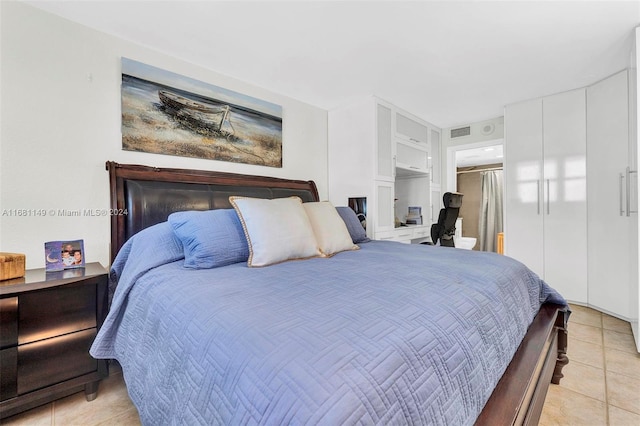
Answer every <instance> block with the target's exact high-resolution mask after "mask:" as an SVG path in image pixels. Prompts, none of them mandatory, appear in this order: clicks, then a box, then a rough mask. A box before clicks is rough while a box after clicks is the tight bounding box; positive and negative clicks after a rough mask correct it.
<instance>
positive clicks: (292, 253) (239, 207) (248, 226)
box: [229, 196, 321, 266]
mask: <svg viewBox="0 0 640 426" xmlns="http://www.w3.org/2000/svg"><path fill="white" fill-rule="evenodd" d="M229 201H230V202H231V205H233V208H235V209H236V211H237V212H238V217H240V221H241V222H242V227H243V228H244V233H245V235H246V236H247V243H248V244H249V260H248V262H247V265H248V266H267V265H271V264H274V263H279V262H284V261H285V260H290V259H306V258H309V257H316V256H320V254H321V253H320V250H319V249H318V243H317V242H316V238H315V235H314V233H313V229H312V228H311V223H310V222H309V218H308V216H307V213H306V212H305V209H304V207H302V200H301V199H300V197H289V198H276V199H273V200H266V199H262V198H247V197H236V196H231V197H229Z"/></svg>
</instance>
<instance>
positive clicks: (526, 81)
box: [26, 0, 640, 128]
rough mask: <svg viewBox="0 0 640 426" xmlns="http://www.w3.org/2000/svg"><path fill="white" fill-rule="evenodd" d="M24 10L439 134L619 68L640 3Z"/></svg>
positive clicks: (140, 4)
mask: <svg viewBox="0 0 640 426" xmlns="http://www.w3.org/2000/svg"><path fill="white" fill-rule="evenodd" d="M26 3H29V4H31V5H33V6H36V7H39V8H42V9H44V10H47V11H50V12H52V13H54V14H57V15H60V16H63V17H65V18H68V19H70V20H73V21H76V22H80V23H82V24H84V25H87V26H90V27H93V28H95V29H98V30H101V31H104V32H106V33H110V34H114V35H117V36H119V37H121V38H123V39H126V40H130V41H133V42H135V43H137V44H140V45H144V46H148V47H150V48H153V49H155V50H158V51H161V52H163V53H166V54H168V55H171V56H173V57H177V58H180V59H183V60H185V61H188V62H191V63H194V64H198V65H200V66H203V67H206V68H209V69H211V70H214V71H217V72H219V73H222V74H226V75H230V76H233V77H235V78H237V79H240V80H243V81H245V82H248V83H252V84H255V85H258V86H261V87H264V88H266V89H269V90H271V91H274V92H277V93H280V94H283V95H286V96H289V97H292V98H295V99H298V100H301V101H304V102H307V103H309V104H312V105H315V106H318V107H321V108H324V109H327V110H329V109H332V108H335V107H337V106H340V105H342V104H345V103H348V102H349V101H350V100H352V99H354V98H358V97H362V96H366V95H371V94H374V95H377V96H379V97H381V98H383V99H386V100H388V101H390V102H392V103H394V104H396V105H397V106H399V107H401V108H404V109H406V110H409V111H411V112H413V113H414V114H415V115H418V116H420V117H422V118H423V119H426V120H427V121H430V122H432V123H433V124H435V125H437V126H440V127H443V128H446V127H453V126H458V125H464V124H469V123H472V122H477V121H482V120H485V119H490V118H494V117H498V116H501V115H502V114H503V107H504V105H506V104H509V103H512V102H517V101H520V100H525V99H529V98H534V97H538V96H543V95H546V94H551V93H556V92H561V91H565V90H569V89H573V88H577V87H582V86H585V85H588V84H591V83H593V82H595V81H597V80H599V79H601V78H604V77H606V76H608V75H610V74H613V73H615V72H617V71H619V70H621V69H623V68H625V67H627V66H628V64H629V58H630V52H631V49H632V36H633V29H634V28H635V27H636V26H638V25H640V1H617V2H616V1H597V2H584V1H569V2H559V1H536V2H523V1H510V2H506V1H501V2H485V1H386V2H380V1H378V2H371V1H333V2H329V1H297V2H292V1H286V2H273V1H254V2H249V1H227V2H221V1H148V0H147V1H103V0H92V1H90V0H85V1H68V0H65V1H56V0H50V1H26ZM134 59H135V58H134ZM152 65H153V64H152Z"/></svg>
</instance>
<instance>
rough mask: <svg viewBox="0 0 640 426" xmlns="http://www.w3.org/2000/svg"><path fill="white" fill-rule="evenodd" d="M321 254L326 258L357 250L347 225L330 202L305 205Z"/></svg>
mask: <svg viewBox="0 0 640 426" xmlns="http://www.w3.org/2000/svg"><path fill="white" fill-rule="evenodd" d="M302 206H303V207H304V209H305V210H306V212H307V216H309V221H310V222H311V228H313V233H314V234H315V236H316V241H317V242H318V247H319V248H320V252H321V253H322V255H323V256H325V257H330V256H333V255H334V254H336V253H339V252H341V251H345V250H357V249H359V248H360V247H358V246H357V245H355V244H354V243H353V240H352V239H351V235H350V234H349V230H348V229H347V225H345V223H344V221H343V220H342V218H341V217H340V215H339V214H338V212H337V210H336V208H335V207H333V204H331V203H330V202H329V201H319V202H310V203H304V204H303V205H302Z"/></svg>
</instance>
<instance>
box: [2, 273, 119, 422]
mask: <svg viewBox="0 0 640 426" xmlns="http://www.w3.org/2000/svg"><path fill="white" fill-rule="evenodd" d="M107 276H108V275H107V271H106V270H105V269H104V268H103V267H102V265H100V264H99V263H88V264H87V265H86V266H85V267H84V268H78V269H66V270H64V271H56V272H45V270H44V268H43V269H33V270H28V271H26V275H25V277H23V278H16V279H13V280H7V281H0V385H1V386H0V418H4V417H8V416H12V415H14V414H16V413H19V412H22V411H25V410H29V409H31V408H33V407H36V406H38V405H42V404H46V403H48V402H51V401H53V400H55V399H58V398H62V397H65V396H67V395H71V394H72V393H76V392H79V391H82V390H84V392H85V395H86V398H87V401H91V400H93V399H95V398H96V397H97V395H98V384H99V383H100V380H101V379H103V378H105V377H107V375H108V373H109V371H108V364H107V361H106V360H96V359H94V358H93V357H91V355H89V347H90V346H91V344H92V343H93V340H94V339H95V337H96V334H97V332H98V330H99V329H100V326H101V325H102V323H103V321H104V319H105V317H106V315H107V309H108V307H107Z"/></svg>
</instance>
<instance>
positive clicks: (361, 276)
mask: <svg viewBox="0 0 640 426" xmlns="http://www.w3.org/2000/svg"><path fill="white" fill-rule="evenodd" d="M107 169H108V171H109V176H110V186H111V203H112V211H113V213H114V214H113V215H112V217H111V221H112V222H111V225H112V242H111V255H112V262H113V263H112V265H111V273H110V291H111V292H112V294H111V296H112V301H111V302H112V303H111V308H110V312H109V315H108V317H107V320H106V321H105V323H104V325H103V326H102V328H101V329H100V331H99V334H98V336H97V338H96V340H95V342H94V344H93V346H92V348H91V354H92V355H93V356H94V357H96V358H105V359H115V360H117V361H118V362H119V363H120V365H121V366H122V370H123V375H124V379H125V381H126V384H127V389H128V391H129V395H130V397H131V399H132V401H133V402H134V404H135V405H136V407H137V409H138V412H139V415H140V418H141V421H142V422H143V424H150V425H151V424H153V425H158V424H329V425H333V424H447V425H450V424H486V425H503V424H505V425H506V424H537V422H538V420H539V416H540V413H541V411H542V405H543V403H544V400H545V396H546V393H547V388H548V386H549V384H550V383H551V382H553V383H556V384H557V383H559V381H560V379H561V378H562V372H561V370H562V367H563V366H564V365H565V364H566V363H567V362H568V359H567V356H566V347H567V319H568V316H569V310H568V308H567V306H566V302H565V301H564V299H563V298H562V296H561V295H559V294H558V293H556V292H555V291H554V290H553V289H552V288H550V287H549V286H548V285H546V284H545V283H544V282H542V281H540V280H539V279H538V277H537V276H535V274H533V273H532V272H531V271H529V270H528V269H527V268H526V267H524V265H522V264H520V263H519V262H517V261H515V260H513V259H510V258H508V257H505V256H500V255H497V254H493V253H481V252H472V251H467V250H457V249H455V248H446V247H435V246H427V245H405V244H400V243H394V242H389V241H367V239H366V238H365V239H362V238H361V239H360V240H358V241H356V239H355V238H356V236H355V234H353V232H352V231H353V230H352V229H351V228H350V227H349V223H348V222H349V221H348V219H346V218H345V219H344V221H345V225H346V228H347V229H348V230H349V231H350V232H349V234H348V235H349V237H353V241H351V238H349V240H350V241H349V243H353V244H354V245H355V246H354V247H353V249H349V250H344V251H339V252H337V253H335V254H333V255H331V256H313V257H310V258H305V259H302V260H290V261H284V262H275V263H274V264H271V265H269V266H264V267H248V266H247V261H245V260H244V259H246V253H244V252H243V253H244V254H243V255H242V256H240V258H241V259H242V261H238V259H235V258H233V259H231V260H228V261H225V262H224V264H223V265H215V266H214V267H211V265H208V264H199V265H200V266H202V267H199V266H197V265H196V267H194V266H193V264H192V263H190V262H192V261H193V259H194V258H193V253H192V252H189V248H190V247H191V246H190V244H191V242H190V241H192V240H189V239H185V235H184V232H186V231H189V232H191V234H189V235H191V236H192V237H193V236H194V235H195V236H196V237H197V238H196V239H199V240H200V241H201V242H202V241H205V243H206V242H209V243H211V244H213V245H215V246H216V247H214V248H213V249H212V250H216V249H219V248H220V247H221V246H224V247H225V249H224V250H223V253H221V255H222V256H223V257H224V256H231V257H233V256H235V253H236V251H237V250H236V249H235V248H234V247H235V246H234V244H236V243H235V242H228V241H227V240H226V239H225V240H222V241H217V240H216V242H215V244H214V243H212V242H211V241H212V239H211V238H209V235H210V234H209V233H208V232H212V231H206V232H205V231H202V229H204V228H198V227H195V228H189V227H187V229H183V228H180V227H176V220H177V219H175V218H176V217H179V218H184V217H187V218H188V219H189V220H190V218H192V217H200V216H202V215H205V214H215V215H217V216H216V217H219V216H220V215H222V214H224V215H225V217H231V216H233V217H235V218H239V219H240V223H241V226H242V230H243V231H245V233H247V232H248V229H249V230H250V231H251V229H250V228H251V226H253V225H252V223H254V222H251V219H252V216H251V214H250V213H249V212H248V211H245V210H243V208H244V207H242V208H239V205H237V204H239V203H236V202H234V203H232V201H233V200H234V198H233V197H234V196H239V197H241V198H239V199H235V200H236V201H237V200H241V201H242V200H245V198H244V197H250V198H248V199H249V200H253V199H255V198H257V199H265V200H272V201H273V200H277V202H280V201H282V202H284V201H285V199H298V198H299V201H302V202H304V203H305V205H306V207H310V206H314V205H320V204H322V203H319V198H318V192H317V189H316V186H315V184H314V183H313V182H312V181H296V180H287V179H277V178H270V177H259V176H249V175H236V174H229V173H218V172H209V171H197V170H184V169H161V168H155V167H147V166H139V165H122V164H118V163H115V162H108V163H107ZM230 197H232V201H230ZM291 197H294V198H291ZM303 206H304V205H303ZM234 208H235V210H234ZM296 208H297V207H296ZM334 210H335V209H334ZM185 211H186V212H187V213H176V212H185ZM307 211H309V210H307ZM195 212H199V213H195ZM343 213H344V212H343ZM172 215H173V216H172ZM190 215H192V216H190ZM234 215H235V216H234ZM309 217H311V214H310V216H309ZM345 217H346V216H345ZM167 218H169V219H170V220H169V221H168V220H167ZM180 220H182V219H180ZM185 221H186V222H185ZM178 222H179V223H180V225H182V224H184V223H191V222H188V221H187V219H185V220H183V221H182V222H180V221H178ZM206 223H207V225H206V226H209V225H208V224H209V223H210V222H206ZM206 226H205V227H206ZM314 226H315V225H314ZM232 228H233V227H232ZM207 229H208V228H207ZM233 229H236V228H233ZM180 230H182V231H184V232H182V231H180ZM194 230H195V231H194ZM236 231H237V230H236ZM236 231H233V232H236ZM181 232H182V234H181ZM216 232H217V231H216ZM251 232H253V231H251ZM355 232H356V233H357V231H355ZM189 235H187V236H189ZM189 238H191V237H189ZM216 238H217V237H216ZM225 238H227V237H226V236H225ZM358 238H360V236H358ZM233 239H234V241H235V237H233ZM256 240H257V234H255V233H251V235H250V236H249V238H246V239H245V244H246V243H248V244H249V245H250V246H251V247H252V249H251V250H250V254H249V256H250V257H249V263H250V262H251V261H252V260H253V261H256V259H258V258H259V255H258V254H256V253H257V252H259V251H260V250H259V248H258V246H257V244H258V243H257V241H256ZM318 241H320V238H318ZM252 244H253V245H252ZM242 250H245V251H246V248H243V249H242ZM242 250H241V249H238V251H237V252H238V253H240V251H242ZM243 256H244V257H243ZM234 259H235V260H234ZM209 260H210V259H209ZM197 261H198V260H196V263H197ZM205 263H206V262H205ZM254 266H255V264H254Z"/></svg>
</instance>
